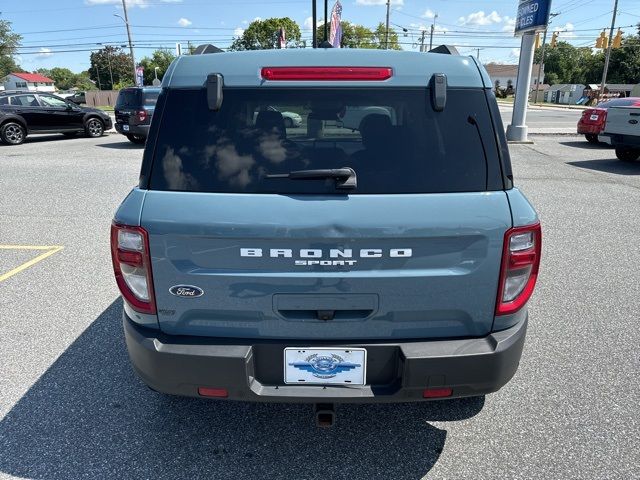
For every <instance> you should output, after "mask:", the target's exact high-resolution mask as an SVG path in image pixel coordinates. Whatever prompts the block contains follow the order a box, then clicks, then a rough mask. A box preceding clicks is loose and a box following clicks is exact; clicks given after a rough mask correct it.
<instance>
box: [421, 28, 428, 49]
mask: <svg viewBox="0 0 640 480" xmlns="http://www.w3.org/2000/svg"><path fill="white" fill-rule="evenodd" d="M426 33H427V31H426V30H422V38H421V39H420V51H421V52H424V36H425V34H426Z"/></svg>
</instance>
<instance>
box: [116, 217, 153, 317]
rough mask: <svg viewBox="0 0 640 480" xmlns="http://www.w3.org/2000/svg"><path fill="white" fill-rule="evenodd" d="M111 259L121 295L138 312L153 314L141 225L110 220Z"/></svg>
mask: <svg viewBox="0 0 640 480" xmlns="http://www.w3.org/2000/svg"><path fill="white" fill-rule="evenodd" d="M111 259H112V260H113V271H114V273H115V276H116V283H117V284H118V288H119V289H120V293H122V296H123V297H124V299H125V300H126V301H127V302H128V303H129V305H131V307H132V308H133V309H134V310H137V311H138V312H141V313H151V314H155V313H156V301H155V298H154V295H153V277H152V275H151V257H150V256H149V235H148V234H147V231H146V230H145V229H144V228H142V227H130V226H127V225H118V224H115V223H114V224H112V225H111Z"/></svg>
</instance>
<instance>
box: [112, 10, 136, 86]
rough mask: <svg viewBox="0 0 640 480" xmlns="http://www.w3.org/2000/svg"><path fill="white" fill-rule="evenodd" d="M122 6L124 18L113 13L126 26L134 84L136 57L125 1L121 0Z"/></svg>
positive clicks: (134, 82) (134, 81)
mask: <svg viewBox="0 0 640 480" xmlns="http://www.w3.org/2000/svg"><path fill="white" fill-rule="evenodd" d="M122 8H123V10H124V18H122V17H121V16H120V15H118V14H116V13H114V15H115V16H116V17H119V18H122V20H123V21H124V24H125V25H126V27H127V38H128V39H129V52H130V53H131V63H133V84H134V85H135V84H136V59H135V57H134V56H133V42H132V41H131V29H130V28H129V16H128V15H127V1H126V0H122Z"/></svg>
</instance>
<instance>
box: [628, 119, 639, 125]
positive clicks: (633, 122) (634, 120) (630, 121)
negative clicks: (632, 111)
mask: <svg viewBox="0 0 640 480" xmlns="http://www.w3.org/2000/svg"><path fill="white" fill-rule="evenodd" d="M629 123H630V124H631V125H635V124H636V123H638V120H636V119H632V120H629Z"/></svg>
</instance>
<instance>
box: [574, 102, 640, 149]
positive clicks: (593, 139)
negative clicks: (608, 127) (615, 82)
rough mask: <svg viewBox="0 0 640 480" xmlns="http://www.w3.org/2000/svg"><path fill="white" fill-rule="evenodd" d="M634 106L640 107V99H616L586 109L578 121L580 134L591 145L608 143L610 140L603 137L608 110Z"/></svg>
mask: <svg viewBox="0 0 640 480" xmlns="http://www.w3.org/2000/svg"><path fill="white" fill-rule="evenodd" d="M632 105H640V97H625V98H614V99H612V100H607V101H605V102H600V103H599V104H598V105H596V106H595V107H593V108H587V109H585V110H584V111H583V112H582V116H581V117H580V120H578V133H579V134H581V135H584V136H585V138H586V139H587V141H588V142H589V143H599V142H608V141H609V140H608V138H607V137H606V136H603V135H602V132H603V131H604V125H605V123H606V121H607V109H608V108H610V107H625V106H632Z"/></svg>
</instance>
